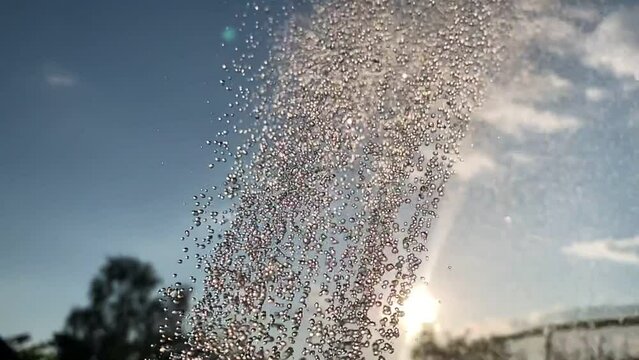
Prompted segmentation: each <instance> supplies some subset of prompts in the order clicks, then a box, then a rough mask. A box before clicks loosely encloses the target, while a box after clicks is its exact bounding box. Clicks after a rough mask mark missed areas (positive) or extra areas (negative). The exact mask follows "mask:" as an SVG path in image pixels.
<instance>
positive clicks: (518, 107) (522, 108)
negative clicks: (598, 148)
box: [478, 98, 580, 136]
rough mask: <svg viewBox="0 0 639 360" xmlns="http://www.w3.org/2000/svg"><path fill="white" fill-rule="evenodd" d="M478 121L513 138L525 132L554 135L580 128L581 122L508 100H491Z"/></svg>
mask: <svg viewBox="0 0 639 360" xmlns="http://www.w3.org/2000/svg"><path fill="white" fill-rule="evenodd" d="M478 120H481V121H484V122H486V123H488V124H491V125H492V126H494V127H495V128H497V129H498V130H500V131H501V132H503V133H506V134H509V135H513V136H521V135H523V133H524V132H525V131H531V132H535V133H540V134H552V133H556V132H560V131H565V130H573V129H576V128H578V127H579V126H580V121H579V120H578V119H577V118H575V117H573V116H569V115H562V114H558V113H555V112H553V111H549V110H541V109H537V108H536V107H535V106H534V105H532V104H523V103H518V102H515V101H513V100H511V99H508V98H494V99H492V100H489V101H488V102H487V103H486V104H485V105H484V106H483V108H482V109H481V110H480V112H479V113H478Z"/></svg>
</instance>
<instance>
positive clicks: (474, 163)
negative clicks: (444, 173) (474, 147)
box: [455, 151, 497, 182]
mask: <svg viewBox="0 0 639 360" xmlns="http://www.w3.org/2000/svg"><path fill="white" fill-rule="evenodd" d="M496 168H497V163H496V162H495V160H494V159H493V158H491V157H490V156H488V155H487V154H485V153H483V152H479V151H473V152H470V153H468V154H467V155H466V156H464V158H463V161H462V162H460V163H458V164H457V167H456V169H455V173H456V174H457V176H458V177H459V179H461V180H462V181H464V182H466V181H470V180H471V179H472V178H474V177H476V176H478V175H480V174H482V173H488V172H492V171H494V170H495V169H496Z"/></svg>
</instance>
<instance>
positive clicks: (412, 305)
mask: <svg viewBox="0 0 639 360" xmlns="http://www.w3.org/2000/svg"><path fill="white" fill-rule="evenodd" d="M404 313H405V314H404V317H403V319H402V323H403V326H404V329H405V330H406V332H407V335H408V336H410V337H413V336H416V335H418V334H419V333H420V332H421V331H422V330H423V328H424V326H426V325H434V324H435V322H436V321H437V315H438V314H439V302H438V301H437V300H436V299H435V298H434V297H433V296H432V295H431V294H430V292H429V291H428V290H427V289H426V287H424V286H415V287H414V288H413V289H412V290H411V293H410V295H409V297H408V299H407V300H406V302H405V303H404Z"/></svg>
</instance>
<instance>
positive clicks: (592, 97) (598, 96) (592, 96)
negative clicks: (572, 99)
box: [584, 86, 608, 102]
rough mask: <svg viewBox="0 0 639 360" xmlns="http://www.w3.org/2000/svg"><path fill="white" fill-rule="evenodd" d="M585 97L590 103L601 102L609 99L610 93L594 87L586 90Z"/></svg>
mask: <svg viewBox="0 0 639 360" xmlns="http://www.w3.org/2000/svg"><path fill="white" fill-rule="evenodd" d="M584 95H585V96H586V99H588V101H592V102H600V101H601V100H604V99H605V98H607V97H608V92H607V91H606V90H605V89H603V88H600V87H596V86H592V87H587V88H586V89H585V90H584Z"/></svg>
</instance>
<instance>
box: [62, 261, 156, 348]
mask: <svg viewBox="0 0 639 360" xmlns="http://www.w3.org/2000/svg"><path fill="white" fill-rule="evenodd" d="M159 282H160V280H159V278H158V276H157V275H156V274H155V271H154V270H153V267H152V266H151V265H150V264H147V263H143V262H141V261H140V260H137V259H135V258H132V257H113V258H109V259H108V261H107V263H106V264H105V265H104V266H103V267H102V268H101V269H100V272H99V273H98V275H97V276H96V277H95V278H94V279H93V281H92V283H91V288H90V292H89V298H90V302H89V305H88V306H87V307H85V308H76V309H73V310H72V311H71V313H70V314H69V316H68V317H67V320H66V325H65V327H64V329H63V331H62V332H60V333H58V334H56V335H55V337H54V343H55V345H56V347H57V350H58V357H59V359H60V360H141V359H146V358H155V357H157V356H156V353H157V351H156V350H155V349H153V348H152V345H154V344H157V343H158V341H159V334H158V329H159V328H160V326H161V325H162V324H163V323H164V322H165V321H166V320H165V317H166V315H165V310H164V309H163V306H162V304H161V303H160V301H159V298H158V297H156V296H155V295H154V294H155V290H156V289H157V287H158V284H159Z"/></svg>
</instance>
